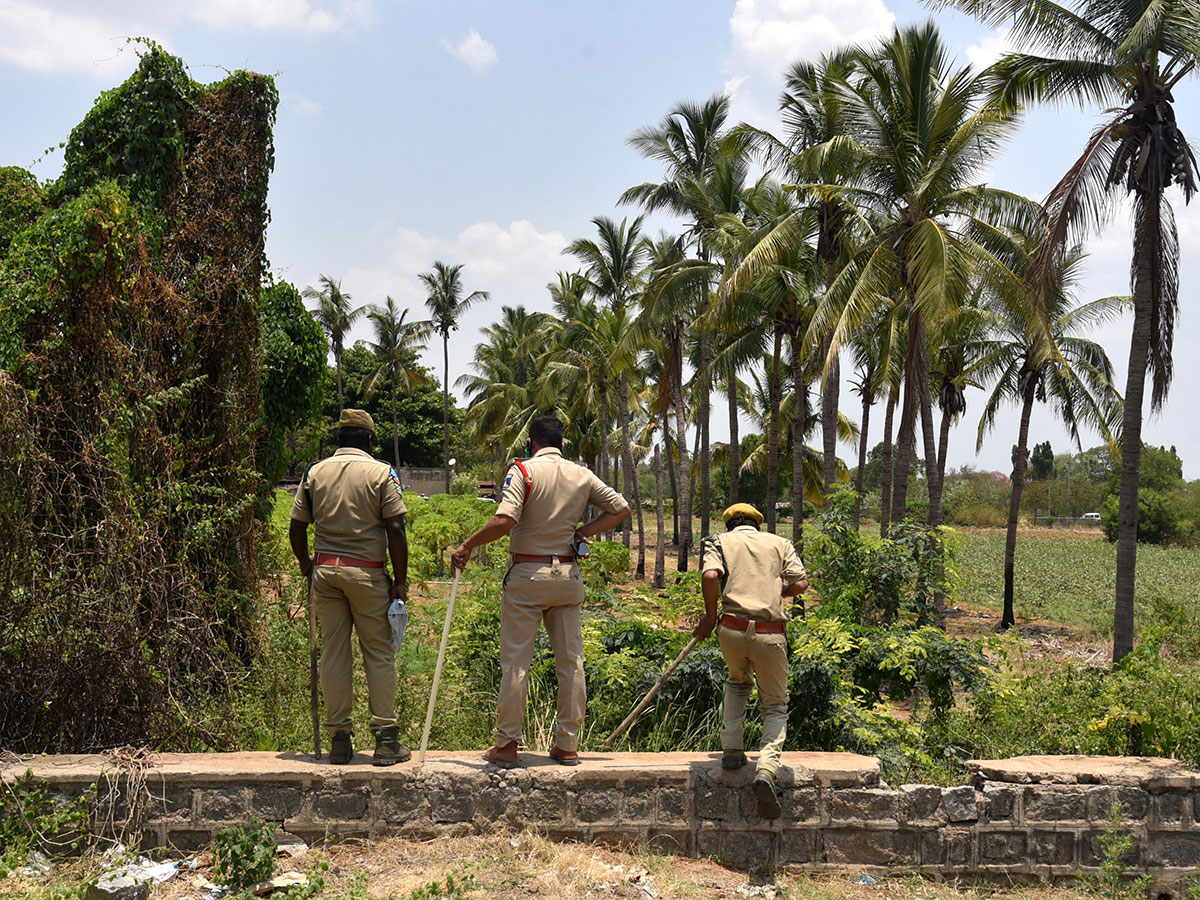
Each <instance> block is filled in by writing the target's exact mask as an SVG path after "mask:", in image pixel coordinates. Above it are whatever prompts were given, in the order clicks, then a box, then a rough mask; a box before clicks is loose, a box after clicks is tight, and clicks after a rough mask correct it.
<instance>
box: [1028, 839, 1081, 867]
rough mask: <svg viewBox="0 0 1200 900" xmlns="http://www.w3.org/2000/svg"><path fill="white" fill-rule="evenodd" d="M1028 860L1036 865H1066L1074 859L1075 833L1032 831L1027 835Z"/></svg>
mask: <svg viewBox="0 0 1200 900" xmlns="http://www.w3.org/2000/svg"><path fill="white" fill-rule="evenodd" d="M1029 861H1030V862H1032V863H1035V864H1037V865H1045V866H1066V865H1070V864H1071V863H1072V862H1074V861H1075V834H1074V833H1073V832H1070V831H1034V832H1032V833H1031V834H1030V835H1029Z"/></svg>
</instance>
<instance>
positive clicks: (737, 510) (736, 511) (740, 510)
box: [723, 503, 763, 525]
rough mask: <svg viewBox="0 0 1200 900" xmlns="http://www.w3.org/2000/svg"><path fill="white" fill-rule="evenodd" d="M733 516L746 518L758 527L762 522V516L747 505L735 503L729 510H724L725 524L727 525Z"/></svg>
mask: <svg viewBox="0 0 1200 900" xmlns="http://www.w3.org/2000/svg"><path fill="white" fill-rule="evenodd" d="M735 516H748V517H750V518H751V519H753V520H754V521H755V522H757V523H758V524H759V525H761V524H762V522H763V514H762V513H760V512H759V511H758V510H757V509H755V508H754V507H753V506H751V505H750V504H749V503H735V504H733V506H731V507H729V509H727V510H725V515H724V517H723V518H724V519H725V524H726V525H728V524H729V520H730V519H732V518H734V517H735Z"/></svg>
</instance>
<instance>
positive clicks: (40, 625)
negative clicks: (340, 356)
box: [0, 44, 324, 751]
mask: <svg viewBox="0 0 1200 900" xmlns="http://www.w3.org/2000/svg"><path fill="white" fill-rule="evenodd" d="M277 102H278V95H277V93H276V89H275V85H274V83H273V81H272V79H271V78H269V77H265V76H261V75H256V74H253V73H248V72H236V73H234V74H232V75H230V76H229V77H228V78H226V79H225V80H223V81H221V82H219V83H216V84H212V85H207V86H206V85H201V84H198V83H197V82H195V81H193V80H192V79H191V77H190V76H189V75H188V73H187V70H186V68H185V67H184V65H183V63H182V62H181V61H180V60H179V59H177V58H175V57H173V56H171V55H169V54H168V53H166V52H165V51H163V50H162V49H161V48H159V47H157V46H155V45H153V44H149V45H147V46H146V47H145V49H144V52H143V53H142V56H141V60H140V64H139V65H138V68H137V71H135V72H134V73H133V75H131V76H130V77H129V79H128V80H127V81H126V82H125V83H124V84H122V85H120V86H119V87H117V88H114V89H113V90H110V91H106V92H105V93H104V94H102V95H101V96H100V98H99V99H98V100H97V102H96V104H95V106H94V107H93V108H92V110H91V111H90V112H89V113H88V114H87V116H86V117H85V118H84V120H83V121H82V122H81V123H80V124H79V125H78V126H77V127H76V128H75V130H74V131H73V132H72V134H71V135H70V138H69V140H68V141H67V143H66V147H65V158H64V163H65V164H64V169H63V173H62V175H61V176H60V177H59V178H58V179H57V180H56V181H54V182H51V183H49V184H46V185H39V184H38V182H37V181H36V179H34V178H33V176H31V175H30V174H29V173H27V172H23V171H22V170H20V169H13V168H7V169H0V419H2V420H3V421H0V746H3V747H6V748H11V749H15V750H38V751H41V750H56V749H57V750H87V749H92V748H96V747H100V746H113V745H117V744H122V743H126V742H130V743H137V744H145V743H148V744H152V745H153V744H159V743H163V742H171V741H176V742H178V741H179V740H180V739H181V738H183V739H188V740H190V741H191V742H193V743H201V744H203V743H205V742H206V740H209V738H210V736H207V735H204V734H181V732H186V731H187V730H188V729H192V728H195V727H196V726H194V725H192V724H191V723H192V722H193V721H194V720H193V718H192V717H191V716H189V715H188V712H187V711H188V708H189V706H190V705H194V704H207V703H211V702H213V700H214V698H217V699H219V698H220V697H221V696H222V695H223V694H224V693H225V692H226V691H227V690H228V688H229V682H230V679H231V677H232V676H231V675H230V673H231V672H234V671H237V670H238V669H239V667H240V665H241V664H243V663H245V662H247V661H249V660H250V659H251V658H252V657H253V656H254V654H255V652H256V648H255V646H254V638H253V637H252V629H251V628H250V627H249V626H250V621H251V613H252V610H253V605H254V603H255V602H256V596H255V595H256V591H257V583H258V568H257V564H256V546H255V542H256V535H257V534H258V532H259V528H258V526H257V524H256V521H255V518H254V517H255V508H256V507H255V502H254V501H255V497H256V494H257V493H258V492H259V488H260V485H261V483H262V481H263V478H264V476H267V477H269V476H270V474H271V473H270V471H269V470H270V469H271V465H272V463H271V456H272V450H271V448H272V446H273V441H274V437H273V435H274V434H275V433H276V431H278V430H279V429H281V428H286V427H289V426H290V425H291V424H294V423H295V421H296V420H297V419H298V418H303V417H304V416H306V415H310V414H311V412H312V410H313V408H314V407H315V404H316V402H317V400H318V396H319V394H318V392H319V383H320V382H319V379H320V378H321V377H322V375H323V366H324V342H323V339H322V338H321V336H320V334H319V329H318V330H316V331H314V328H315V324H314V323H311V320H309V322H310V325H308V326H306V325H305V324H304V323H303V322H301V323H300V325H299V326H298V327H292V326H291V325H286V324H285V325H282V326H279V328H281V329H282V330H281V331H279V333H276V331H277V329H276V326H275V325H272V326H271V328H269V329H268V332H267V337H268V338H269V340H268V342H267V346H266V348H265V352H266V355H267V356H268V357H269V358H270V359H271V361H272V365H273V366H274V368H273V369H271V370H270V372H269V374H265V375H264V372H263V365H262V363H263V358H264V347H263V342H262V330H261V328H260V313H261V300H260V288H261V286H262V284H263V280H264V262H265V261H264V256H263V246H264V235H265V229H266V226H267V222H268V219H269V213H268V209H267V187H268V180H269V177H270V174H271V170H272V167H273V163H274V147H273V143H272V128H273V125H274V121H275V110H276V105H277ZM273 290H280V291H282V290H284V289H283V288H276V289H273ZM293 293H294V291H293ZM278 306H280V303H279V302H276V301H273V307H278ZM284 306H285V307H286V304H284ZM292 306H293V307H294V306H295V304H294V303H293V304H292ZM287 308H289V309H290V307H287ZM292 312H295V310H294V309H292ZM288 341H295V342H297V343H298V344H299V345H300V349H299V350H296V349H295V348H293V347H288V346H285V344H286V343H287V342H288ZM276 392H283V393H285V394H287V395H289V398H290V399H288V400H287V401H280V399H279V394H278V393H276ZM306 404H307V406H306Z"/></svg>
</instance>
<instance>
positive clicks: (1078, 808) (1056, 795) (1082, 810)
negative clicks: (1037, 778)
mask: <svg viewBox="0 0 1200 900" xmlns="http://www.w3.org/2000/svg"><path fill="white" fill-rule="evenodd" d="M1087 800H1088V791H1087V790H1086V789H1082V788H1075V787H1071V788H1058V787H1051V786H1049V785H1038V786H1036V787H1033V786H1030V787H1026V788H1025V796H1024V801H1025V804H1024V805H1025V823H1026V824H1027V825H1032V824H1035V823H1037V822H1071V821H1080V822H1081V821H1084V820H1086V819H1087V806H1088V803H1087Z"/></svg>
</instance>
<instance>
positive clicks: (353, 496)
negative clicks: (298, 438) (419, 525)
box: [292, 447, 408, 562]
mask: <svg viewBox="0 0 1200 900" xmlns="http://www.w3.org/2000/svg"><path fill="white" fill-rule="evenodd" d="M306 487H307V488H308V490H309V492H311V493H312V503H313V506H314V507H315V511H316V523H317V535H316V539H315V541H314V544H313V548H314V549H315V550H316V552H317V553H332V554H334V555H336V556H350V557H353V558H354V559H363V560H369V561H371V562H386V561H387V530H386V529H385V528H384V527H383V520H384V519H391V518H393V517H395V516H402V515H404V514H405V513H406V512H408V509H407V507H405V505H404V498H403V496H402V495H401V493H400V479H399V478H397V477H396V473H395V471H393V470H392V467H391V466H389V465H388V464H387V463H385V462H383V461H382V460H378V459H376V458H375V457H373V456H371V454H369V453H364V452H363V451H362V450H356V449H354V448H353V447H342V448H341V449H340V450H338V451H337V452H336V453H335V454H333V456H328V457H326V458H325V459H323V460H321V461H320V462H318V463H314V464H313V466H312V467H311V468H309V470H308V478H307V480H306V481H304V482H303V483H302V484H301V485H300V489H299V490H298V491H296V502H295V503H293V504H292V518H293V519H296V520H297V521H300V522H311V521H313V510H310V509H309V508H308V497H307V496H306V494H305V490H304V489H305V488H306Z"/></svg>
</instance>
